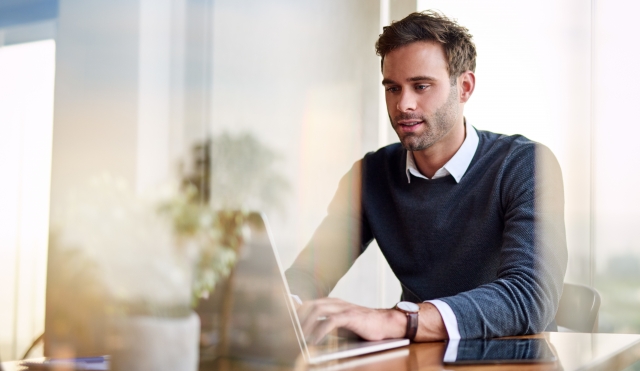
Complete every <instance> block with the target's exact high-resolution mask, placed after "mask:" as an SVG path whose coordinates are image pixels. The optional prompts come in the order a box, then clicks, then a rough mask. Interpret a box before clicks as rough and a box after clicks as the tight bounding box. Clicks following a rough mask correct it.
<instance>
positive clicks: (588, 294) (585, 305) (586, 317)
mask: <svg viewBox="0 0 640 371" xmlns="http://www.w3.org/2000/svg"><path fill="white" fill-rule="evenodd" d="M599 309H600V294H598V292H597V291H596V290H595V289H594V288H592V287H589V286H584V285H576V284H572V283H565V284H564V288H563V290H562V297H561V298H560V304H559V305H558V312H557V313H556V324H557V325H558V326H561V327H564V328H567V329H569V330H572V331H575V332H597V330H598V329H597V326H598V323H597V319H598V310H599Z"/></svg>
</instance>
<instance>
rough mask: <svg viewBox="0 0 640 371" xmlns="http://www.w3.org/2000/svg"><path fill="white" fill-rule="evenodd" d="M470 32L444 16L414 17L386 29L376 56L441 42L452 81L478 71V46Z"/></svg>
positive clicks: (411, 16) (439, 14)
mask: <svg viewBox="0 0 640 371" xmlns="http://www.w3.org/2000/svg"><path fill="white" fill-rule="evenodd" d="M471 38H472V36H471V34H470V33H469V30H468V29H467V28H465V27H462V26H460V25H459V24H458V23H456V22H455V21H453V20H451V19H449V18H447V17H446V16H445V15H444V14H441V13H438V12H436V11H432V10H426V11H424V12H420V13H411V14H409V15H408V16H406V17H405V18H404V19H402V20H400V21H394V22H391V25H389V26H386V27H383V29H382V34H381V35H380V37H378V41H377V42H376V54H378V55H379V56H381V57H382V64H381V67H382V65H383V64H384V57H385V56H386V55H387V54H388V53H390V52H391V51H392V50H394V49H396V48H399V47H401V46H404V45H408V44H411V43H414V42H417V41H437V42H439V43H440V44H442V46H443V47H444V52H445V54H446V56H447V69H448V71H449V76H450V77H451V79H452V81H453V79H454V78H457V77H458V76H460V74H461V73H463V72H465V71H469V70H470V71H473V72H475V70H476V46H475V45H474V43H473V41H472V40H471Z"/></svg>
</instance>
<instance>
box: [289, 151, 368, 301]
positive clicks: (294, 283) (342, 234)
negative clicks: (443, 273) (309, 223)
mask: <svg viewBox="0 0 640 371" xmlns="http://www.w3.org/2000/svg"><path fill="white" fill-rule="evenodd" d="M361 175H362V161H358V162H356V163H355V164H354V165H353V167H352V168H351V170H350V171H349V172H348V173H347V174H346V175H344V176H343V177H342V179H341V180H340V184H339V185H338V190H337V191H336V194H335V195H334V197H333V200H332V201H331V203H330V204H329V207H328V213H327V216H326V217H325V218H324V220H323V221H322V223H321V224H320V226H319V227H318V228H317V229H316V231H315V233H314V234H313V236H312V238H311V240H310V241H309V243H308V244H307V246H306V247H305V248H304V250H302V252H301V253H300V254H299V255H298V257H297V258H296V260H295V261H294V263H293V265H292V266H291V267H290V268H289V269H287V271H286V272H285V276H286V278H287V281H288V282H289V287H290V289H291V293H293V294H296V295H299V296H300V297H301V298H302V299H303V300H309V299H316V298H320V297H326V296H328V295H329V293H330V292H331V290H332V289H333V287H334V286H335V285H336V284H337V283H338V280H340V278H341V277H342V276H343V275H344V274H345V273H346V272H347V271H348V270H349V268H350V267H351V265H353V263H354V262H355V260H356V259H357V258H358V256H360V254H361V253H362V252H363V251H364V250H365V249H366V247H367V246H368V245H369V243H370V242H371V241H372V240H373V234H372V233H371V230H370V228H369V225H368V223H367V221H366V218H365V217H364V215H363V214H362V205H361V188H362V184H361Z"/></svg>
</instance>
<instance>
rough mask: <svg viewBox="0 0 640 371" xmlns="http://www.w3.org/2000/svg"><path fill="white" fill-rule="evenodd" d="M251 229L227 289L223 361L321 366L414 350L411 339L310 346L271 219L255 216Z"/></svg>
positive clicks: (334, 340) (330, 340) (332, 340)
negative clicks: (402, 349)
mask: <svg viewBox="0 0 640 371" xmlns="http://www.w3.org/2000/svg"><path fill="white" fill-rule="evenodd" d="M247 224H248V233H247V234H248V238H247V239H246V240H245V243H244V244H243V246H242V248H241V249H240V251H239V257H238V262H237V264H236V266H235V268H234V270H233V272H232V273H231V275H230V277H229V279H228V281H227V284H226V293H225V296H226V299H224V300H223V304H222V309H221V314H220V326H221V330H220V343H219V348H218V354H219V355H222V356H225V357H231V358H236V359H237V358H239V359H242V360H245V361H246V360H248V361H252V360H253V361H258V362H265V361H266V362H273V363H280V364H300V363H301V362H303V363H306V364H310V365H317V364H321V363H324V362H328V361H332V360H338V359H342V358H348V357H355V356H359V355H363V354H368V353H374V352H380V351H383V350H388V349H392V348H398V347H402V346H406V345H408V344H409V340H408V339H391V340H382V341H364V340H362V339H355V338H353V337H351V338H348V337H347V338H344V337H339V336H335V335H329V336H328V337H327V339H325V342H324V343H322V344H320V345H310V344H307V343H306V341H305V336H304V334H303V333H302V328H301V326H300V321H299V319H298V315H297V313H296V310H295V305H294V302H293V299H292V297H291V295H290V294H291V293H290V292H289V285H288V283H287V280H286V278H285V276H284V271H283V269H282V266H281V264H280V259H279V258H278V252H277V250H276V249H275V245H274V243H273V238H272V235H271V232H270V230H269V227H268V225H267V222H266V218H265V216H264V215H261V214H258V213H252V214H251V215H250V216H249V218H248V223H247ZM403 354H404V353H403Z"/></svg>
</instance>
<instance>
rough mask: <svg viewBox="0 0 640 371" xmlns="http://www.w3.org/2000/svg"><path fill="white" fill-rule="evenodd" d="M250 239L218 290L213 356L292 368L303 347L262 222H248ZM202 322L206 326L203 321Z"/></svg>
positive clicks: (256, 216) (253, 218)
mask: <svg viewBox="0 0 640 371" xmlns="http://www.w3.org/2000/svg"><path fill="white" fill-rule="evenodd" d="M248 225H249V238H247V239H246V240H245V243H244V244H243V246H242V247H241V248H240V251H239V253H238V262H237V264H236V266H235V267H234V269H233V271H232V272H231V274H230V275H229V277H228V279H227V280H226V281H225V282H221V283H220V284H219V285H218V286H217V287H216V292H215V294H216V298H212V299H213V300H214V301H215V302H216V309H215V313H212V314H211V315H212V316H214V317H215V322H216V327H217V329H216V334H217V335H216V336H217V337H218V339H217V347H216V349H215V352H216V356H217V357H220V356H223V357H230V358H234V359H241V360H243V361H257V362H267V363H277V364H289V365H290V364H293V363H294V362H295V361H296V359H297V358H298V357H299V356H300V354H301V344H300V343H299V342H298V336H297V335H296V330H295V326H294V323H293V322H292V320H293V318H292V313H291V310H290V309H289V305H288V303H289V300H290V299H289V298H288V294H287V292H288V290H287V288H286V282H285V281H284V277H283V275H282V273H281V271H280V268H279V264H278V260H277V257H276V254H275V251H274V249H273V247H272V243H271V241H270V238H269V233H268V229H267V226H266V224H265V221H264V219H263V218H262V216H261V215H260V214H257V213H254V214H251V215H250V217H249V223H248ZM203 322H204V321H203Z"/></svg>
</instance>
